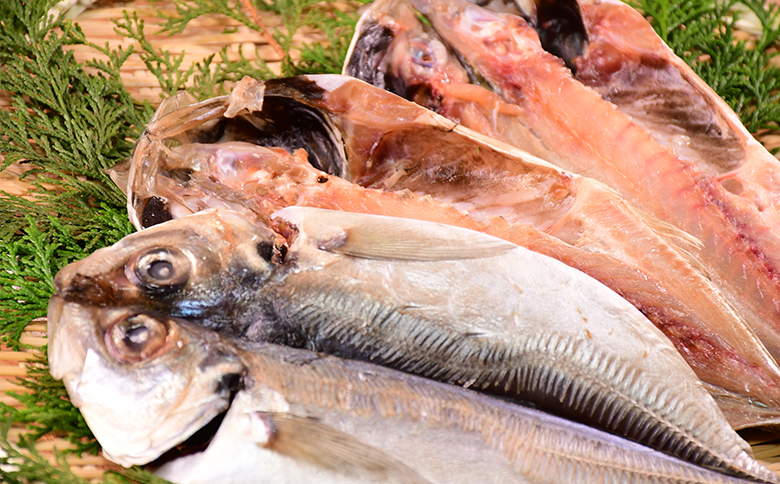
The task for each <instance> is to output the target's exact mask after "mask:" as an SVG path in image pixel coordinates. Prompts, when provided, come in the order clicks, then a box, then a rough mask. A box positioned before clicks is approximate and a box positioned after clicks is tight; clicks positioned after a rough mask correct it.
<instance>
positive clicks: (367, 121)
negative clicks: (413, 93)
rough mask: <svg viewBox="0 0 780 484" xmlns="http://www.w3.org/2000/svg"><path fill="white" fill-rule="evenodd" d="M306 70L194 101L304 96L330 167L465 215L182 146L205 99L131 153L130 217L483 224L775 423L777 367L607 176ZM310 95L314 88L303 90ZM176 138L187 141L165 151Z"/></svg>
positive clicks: (248, 156) (227, 150) (272, 156)
mask: <svg viewBox="0 0 780 484" xmlns="http://www.w3.org/2000/svg"><path fill="white" fill-rule="evenodd" d="M309 79H310V80H314V81H315V84H314V85H313V86H308V87H307V86H306V84H305V83H304V81H303V80H302V79H300V80H297V81H295V83H291V84H290V85H286V86H284V85H283V84H282V86H283V87H280V84H281V83H283V82H284V81H281V82H279V81H275V82H274V83H270V84H269V86H270V87H267V86H266V84H264V83H258V82H256V81H252V80H248V79H247V80H245V81H242V83H241V85H240V86H239V87H237V88H236V90H235V91H234V93H233V94H232V95H231V96H232V97H233V98H235V99H238V100H239V102H235V103H228V100H227V99H226V98H221V99H215V100H212V101H207V102H206V103H201V105H200V106H206V105H211V106H212V107H211V108H210V109H216V108H215V107H214V106H216V105H218V103H222V105H223V110H224V111H227V109H232V110H234V111H236V112H244V111H250V112H248V113H246V114H245V116H249V115H251V114H252V113H253V112H257V111H258V110H259V109H254V111H253V110H252V109H253V108H252V109H250V108H248V107H247V104H246V103H245V102H244V101H243V99H255V100H256V99H265V98H272V93H273V92H274V91H278V92H283V93H284V95H285V96H288V97H290V98H294V99H299V100H304V101H306V102H308V103H310V104H312V105H314V106H316V107H317V108H319V109H322V110H323V111H324V112H325V113H326V114H327V117H328V118H329V119H330V120H331V121H332V123H333V124H335V125H338V126H339V129H340V130H341V132H342V133H343V137H344V140H345V145H346V148H345V151H346V152H347V153H349V155H350V159H349V162H347V161H346V160H344V161H341V162H331V163H330V164H331V165H332V166H336V165H341V166H343V168H342V169H343V170H344V171H347V172H349V177H350V178H357V179H359V180H368V182H365V181H364V184H366V185H368V186H372V187H376V188H389V189H394V190H397V189H399V188H409V189H411V190H413V191H416V192H424V193H428V194H431V195H434V196H435V197H436V198H437V199H440V200H445V201H447V202H452V203H454V204H455V206H456V207H458V208H461V209H462V208H464V207H465V206H467V205H468V211H469V213H470V214H471V217H464V216H463V215H462V214H461V213H460V212H458V211H457V210H453V209H452V208H448V207H446V206H444V205H438V206H436V202H435V201H433V200H429V199H420V197H416V196H414V195H413V194H410V193H408V192H405V191H404V192H400V193H398V194H390V193H384V192H383V191H376V190H364V189H361V188H360V187H357V186H354V185H351V184H349V183H347V182H345V181H344V180H341V179H340V178H337V177H333V176H330V175H328V174H326V173H322V172H321V171H319V170H316V169H314V168H312V167H311V165H310V164H309V163H308V162H307V157H306V154H305V153H304V152H303V150H299V151H296V152H295V154H294V155H290V154H289V153H287V152H286V151H285V150H283V149H281V148H265V147H262V146H255V145H250V144H248V143H245V142H238V141H230V140H231V139H246V138H247V137H248V135H247V134H241V135H240V136H234V135H230V136H228V135H225V136H223V137H222V139H221V140H220V142H218V143H213V144H203V143H193V142H189V143H188V142H187V141H189V140H190V139H198V136H193V135H187V132H186V131H185V132H184V133H182V132H181V130H180V128H179V127H180V126H182V125H189V126H192V124H191V122H189V121H187V117H188V116H190V111H191V110H196V111H197V112H201V111H202V110H204V108H203V107H187V109H172V110H170V112H169V113H167V114H170V116H165V115H163V116H161V117H160V118H159V119H158V121H157V122H153V123H152V124H150V126H149V128H148V129H147V134H146V135H144V137H143V138H142V140H141V141H140V142H139V146H140V148H139V149H137V150H136V155H135V159H134V166H136V167H142V168H140V169H138V170H137V171H136V172H135V173H134V175H133V180H132V183H131V189H132V186H135V187H136V188H135V189H134V191H131V194H130V197H129V198H130V200H131V205H130V212H131V213H132V214H136V215H135V216H136V219H137V220H141V219H143V218H145V217H148V215H144V213H145V211H144V208H145V207H147V206H151V205H150V204H146V202H145V201H147V200H151V199H157V200H164V201H165V202H164V203H165V204H167V205H168V211H169V212H171V213H172V215H169V216H174V217H175V216H180V215H182V214H188V213H192V212H197V211H199V210H203V209H205V208H209V207H212V208H214V207H226V208H230V209H232V210H236V211H239V212H241V213H242V214H244V216H246V217H248V218H250V219H252V220H256V221H258V222H260V223H264V224H268V223H269V222H270V218H271V214H273V213H274V212H275V211H277V210H279V209H281V208H284V207H286V206H290V205H304V206H311V207H318V208H329V209H338V210H344V211H353V212H365V213H374V214H384V215H393V216H400V217H408V218H421V219H427V220H431V221H440V222H445V223H448V224H451V225H459V226H462V227H465V228H470V229H475V230H480V231H484V232H487V233H490V234H492V235H496V236H499V237H502V238H504V239H506V240H509V241H511V242H514V243H518V244H520V245H522V246H525V247H528V248H530V249H532V250H535V251H537V252H540V253H543V254H546V255H549V256H551V257H554V258H556V259H558V260H561V261H563V262H564V263H566V264H568V265H570V266H572V267H575V268H577V269H579V270H582V271H584V272H585V273H587V274H589V275H591V276H593V277H595V278H596V279H598V280H600V281H602V282H603V283H605V284H606V285H608V286H609V287H611V288H612V289H613V290H615V291H616V292H618V293H619V294H621V295H622V296H623V297H625V298H627V299H628V300H629V301H630V302H632V304H634V305H635V306H636V307H638V308H640V309H642V310H643V312H644V313H645V314H646V315H647V316H648V317H650V318H651V320H652V321H653V322H654V323H655V324H656V326H658V327H659V328H661V329H662V330H664V332H665V334H666V335H667V336H668V337H670V338H671V339H672V341H673V342H674V343H675V345H676V347H677V348H678V349H680V352H681V353H682V354H683V355H684V356H685V357H686V360H687V361H688V362H689V364H691V366H692V367H693V368H694V369H695V371H696V372H697V374H698V375H699V377H700V378H702V379H703V380H704V381H705V382H708V384H710V385H712V387H711V388H710V389H711V391H712V393H713V394H714V395H716V397H717V398H718V401H719V402H723V403H724V405H725V404H728V406H727V407H725V408H726V409H727V410H728V413H727V417H728V418H729V421H730V422H731V423H732V425H734V426H736V427H743V426H746V425H757V424H762V423H766V422H771V421H773V419H775V420H776V419H777V418H778V415H777V411H776V409H777V408H778V407H779V406H780V389H779V388H778V383H777V382H778V381H780V376H779V375H780V373H778V369H777V365H776V363H775V362H774V360H773V359H772V357H771V356H770V355H769V354H768V353H767V352H766V350H765V349H764V348H763V346H762V344H761V343H760V342H759V341H758V340H757V338H756V337H755V335H754V334H753V333H752V332H751V331H750V330H749V329H748V328H747V327H746V326H745V324H744V323H743V322H742V321H741V320H740V318H739V316H738V315H736V314H735V313H734V311H733V310H732V309H731V308H730V306H729V305H728V304H727V303H725V302H724V301H723V299H722V298H719V297H718V291H717V289H716V288H714V287H713V286H712V284H711V283H709V281H708V280H707V279H706V278H705V277H704V276H702V274H700V273H699V272H698V270H697V268H696V266H695V265H691V263H690V261H688V260H687V259H686V258H685V257H684V256H682V255H680V254H679V253H678V251H677V250H676V248H675V247H674V246H673V245H671V244H670V243H668V242H667V241H666V239H665V238H668V237H669V236H670V231H669V229H664V228H663V226H662V224H660V223H658V222H649V220H650V217H646V216H644V217H640V216H639V215H638V214H637V213H635V211H634V210H633V209H631V208H630V207H629V206H628V205H627V204H626V203H625V202H623V201H622V200H620V199H619V197H617V196H616V195H615V194H614V193H613V192H612V191H610V190H607V189H605V188H604V187H603V186H601V185H600V184H599V183H595V182H593V181H592V180H589V179H586V178H581V177H577V176H575V175H571V174H566V173H564V172H562V171H560V170H559V169H556V168H554V167H552V166H550V165H548V164H545V163H544V162H542V161H541V160H536V159H534V158H533V157H530V156H528V155H525V154H523V153H522V152H520V151H518V150H512V149H511V148H509V147H506V146H504V147H503V151H501V149H502V147H501V145H500V144H496V143H491V142H490V141H489V140H485V139H484V138H480V137H478V135H476V134H475V133H470V132H468V131H466V130H462V129H459V128H456V127H454V126H453V125H452V124H451V123H449V122H447V121H446V120H443V119H442V118H440V117H438V116H435V115H433V114H431V113H429V112H427V111H425V110H423V109H421V108H419V107H416V106H414V105H412V104H409V103H406V102H404V101H403V100H401V99H399V98H397V97H395V96H390V95H389V94H387V93H385V92H383V91H380V90H377V89H373V88H371V87H370V86H368V85H366V84H364V83H360V82H356V81H351V80H348V79H346V78H339V77H328V76H324V77H316V76H314V77H311V78H309ZM277 82H279V83H277ZM309 82H311V81H309ZM319 84H323V85H327V86H330V88H329V89H324V88H320V87H319ZM307 90H308V91H311V92H315V93H316V95H314V96H309V98H308V99H307V94H306V93H307ZM252 92H254V93H255V94H254V95H251V94H250V93H252ZM257 93H260V94H257ZM170 102H177V101H175V100H172V101H170ZM225 104H229V105H230V106H232V107H231V108H228V107H225ZM376 106H381V109H382V110H384V111H388V110H391V111H392V113H393V116H392V117H391V118H390V119H388V118H385V117H383V116H382V114H379V113H376V110H375V109H374V108H373V107H376ZM177 107H180V106H179V105H178V104H177ZM163 110H165V107H163ZM242 110H243V111H242ZM182 111H183V112H182ZM215 112H216V111H215ZM258 117H262V116H259V115H258ZM214 119H216V118H213V119H212V118H209V121H208V122H213V121H214ZM204 122H206V121H204ZM227 122H229V119H221V120H220V123H227ZM243 123H244V124H251V123H247V122H246V121H244V122H243ZM255 124H257V123H255ZM268 124H271V125H273V124H275V123H268ZM228 126H230V125H228ZM222 129H225V130H227V132H229V133H235V132H237V131H238V128H222ZM171 130H172V132H171ZM195 131H197V130H195ZM255 137H256V136H255ZM334 137H335V136H334ZM168 139H175V140H176V141H178V142H179V143H181V145H180V146H178V147H176V148H173V149H166V148H164V145H165V144H166V143H167V141H166V140H168ZM288 149H289V148H288ZM340 156H341V155H335V156H333V157H332V158H334V159H337V158H339V157H340ZM318 158H319V159H322V158H324V156H318ZM177 174H178V175H177ZM181 174H186V179H185V178H182V175H181ZM125 183H126V182H125ZM491 193H495V195H492V196H491V195H490V194H491ZM455 197H462V198H455ZM132 200H135V203H132ZM496 215H500V216H501V218H497V217H496ZM648 222H649V223H650V224H651V225H648ZM658 230H661V232H662V233H661V234H659V233H658ZM540 231H544V232H546V233H549V234H553V235H555V236H556V237H557V238H552V237H549V236H548V235H546V233H542V232H540ZM664 232H665V233H664ZM671 236H672V237H674V238H676V237H677V235H676V234H675V231H671ZM755 402H761V404H762V405H761V406H759V405H758V404H756V403H755Z"/></svg>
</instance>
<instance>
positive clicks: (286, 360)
mask: <svg viewBox="0 0 780 484" xmlns="http://www.w3.org/2000/svg"><path fill="white" fill-rule="evenodd" d="M49 326H50V332H49V335H50V338H51V339H50V344H49V362H50V365H51V366H50V368H51V371H52V374H53V375H54V376H55V377H57V378H62V379H63V381H64V383H65V385H66V388H67V389H68V392H69V394H70V396H71V398H72V400H73V401H74V403H75V404H76V405H77V406H79V408H80V409H81V411H82V413H83V414H84V416H85V418H86V420H87V422H88V423H89V425H90V427H91V428H92V429H93V431H94V432H95V435H96V436H97V438H98V440H99V442H100V443H101V445H102V446H103V452H104V454H105V455H107V456H109V457H110V458H112V459H113V460H115V461H117V462H119V463H122V464H124V465H130V464H146V463H148V462H150V461H152V460H153V459H157V458H158V457H160V456H161V455H162V458H161V459H159V460H155V461H153V462H151V464H150V465H149V466H148V467H147V469H151V470H154V472H155V473H157V474H158V475H160V476H162V477H165V478H167V479H169V480H171V481H173V482H175V483H179V484H195V483H213V482H220V483H247V482H252V483H262V484H266V483H275V484H299V483H302V482H316V483H318V484H331V483H333V484H336V483H338V484H352V483H355V484H358V483H359V484H371V483H404V484H423V483H429V484H458V483H473V482H495V483H507V484H509V483H515V484H517V483H520V484H545V483H546V484H559V483H562V482H566V483H570V484H592V483H594V482H615V481H619V482H632V483H637V484H650V483H668V484H682V483H686V484H694V483H701V484H704V483H712V484H716V483H717V484H719V483H723V484H737V483H743V482H755V481H752V480H750V481H747V480H744V479H739V478H735V477H731V476H726V475H723V474H720V473H716V472H713V471H711V470H707V469H704V468H701V467H696V466H693V465H691V464H689V463H686V462H683V461H680V460H678V459H675V458H671V457H669V456H667V455H664V454H661V453H659V452H655V451H652V450H650V449H648V448H646V447H642V446H639V445H637V444H634V443H632V442H629V441H626V440H623V439H620V438H618V437H615V436H613V435H609V434H605V433H602V432H599V431H596V430H594V429H592V428H589V427H585V426H582V425H578V424H575V423H572V422H569V421H566V420H562V419H559V418H555V417H551V416H549V415H547V414H544V413H542V412H539V411H537V410H532V409H528V408H524V407H520V406H517V405H512V404H509V403H507V402H504V401H500V400H495V399H491V398H488V397H486V396H484V395H480V394H477V393H474V392H471V391H469V390H464V389H461V388H457V387H453V386H449V385H443V384H440V383H437V382H432V381H429V380H424V379H421V378H418V377H414V376H411V375H408V374H404V373H400V372H397V371H393V370H390V369H387V368H383V367H380V366H375V365H372V364H368V363H363V362H356V361H348V360H340V359H338V358H335V357H332V356H325V355H322V354H317V353H312V352H309V351H306V350H300V349H293V348H287V347H281V346H275V345H271V344H264V343H257V344H247V343H245V342H240V341H236V340H233V339H229V338H226V337H223V336H220V335H218V334H215V333H213V332H211V331H209V330H206V329H204V328H202V327H198V326H196V325H193V324H191V323H189V322H188V321H185V320H182V319H178V318H172V317H168V316H163V315H160V314H156V313H150V312H148V311H138V310H131V309H122V308H98V307H91V306H84V305H80V304H76V303H64V302H63V300H62V299H59V298H58V297H55V298H53V299H52V301H51V304H50V306H49ZM190 437H192V438H190ZM193 445H198V446H199V447H198V448H197V451H195V452H192V451H190V449H191V447H192V446H193Z"/></svg>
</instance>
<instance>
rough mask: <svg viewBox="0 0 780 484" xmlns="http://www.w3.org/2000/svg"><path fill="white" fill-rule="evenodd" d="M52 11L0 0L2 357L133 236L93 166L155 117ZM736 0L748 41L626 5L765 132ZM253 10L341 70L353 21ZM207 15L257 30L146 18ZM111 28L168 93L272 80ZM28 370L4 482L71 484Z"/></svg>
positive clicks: (113, 60) (720, 9) (208, 5)
mask: <svg viewBox="0 0 780 484" xmlns="http://www.w3.org/2000/svg"><path fill="white" fill-rule="evenodd" d="M53 3H55V0H2V1H0V91H4V92H6V93H7V94H8V95H9V96H10V99H11V108H10V109H6V110H2V111H0V170H4V169H5V168H7V167H8V166H10V165H11V164H14V163H22V164H23V166H25V167H27V168H29V170H28V171H27V172H25V174H24V175H23V176H22V178H23V180H24V181H26V182H29V183H30V184H31V186H32V190H31V192H30V194H29V196H27V197H25V198H20V197H15V196H11V195H9V194H7V193H3V194H2V195H0V343H2V344H3V345H4V347H6V348H12V349H24V348H25V345H24V344H23V343H22V342H21V340H20V337H21V335H22V332H23V330H24V328H25V327H26V326H27V325H28V324H29V323H30V322H31V321H32V320H34V319H35V318H39V317H42V316H45V315H46V307H47V304H48V300H49V297H50V295H51V294H52V292H53V277H54V274H56V272H57V271H58V270H59V269H60V268H62V267H63V266H64V265H66V264H68V263H69V262H71V261H74V260H78V259H81V258H83V257H85V256H87V255H88V254H89V253H91V252H93V251H94V250H95V249H97V248H100V247H104V246H107V245H110V244H112V243H114V242H115V241H117V240H119V239H120V238H122V237H123V236H125V235H127V234H128V233H130V232H131V231H132V230H133V229H132V226H131V225H130V223H129V221H128V220H127V213H126V209H125V201H124V196H123V195H122V194H121V192H120V191H119V190H118V189H117V188H116V187H115V186H114V184H113V183H112V182H111V181H110V180H109V178H108V176H107V175H106V173H105V170H106V169H107V168H109V167H111V166H113V165H114V164H116V163H117V162H119V161H121V160H123V159H125V158H126V157H128V156H129V155H130V154H131V151H132V147H133V143H134V140H135V139H137V138H138V136H139V135H140V133H141V131H142V130H143V127H144V125H145V124H146V122H147V120H148V119H149V118H150V117H151V115H152V113H153V110H154V108H153V106H151V105H150V104H148V103H141V102H137V101H135V100H134V99H132V97H131V96H130V94H129V93H128V91H127V89H126V88H125V86H124V85H123V83H122V81H121V77H120V68H121V67H122V65H123V64H124V63H125V62H126V61H127V59H128V57H129V56H130V55H131V54H132V53H133V52H135V50H134V49H133V48H132V47H131V48H127V49H123V48H121V47H120V48H116V47H113V46H109V45H104V46H100V45H95V44H93V43H91V42H90V41H89V40H88V39H87V38H86V37H85V35H84V32H83V31H82V30H81V29H80V28H79V26H78V24H77V23H74V22H72V21H69V20H64V19H55V18H46V12H47V11H48V10H49V8H50V7H51V5H52V4H53ZM742 3H743V4H744V5H746V6H747V8H748V10H749V11H750V12H753V13H754V14H755V16H756V18H757V19H758V23H759V27H760V31H761V34H760V35H759V36H758V37H757V39H751V40H745V39H741V38H740V37H739V35H737V32H736V31H735V28H734V23H733V22H734V21H735V20H736V18H737V17H738V15H739V14H738V13H735V7H736V6H737V5H738V4H737V2H736V1H735V0H726V1H714V0H712V1H705V0H693V1H683V0H636V1H634V2H633V5H634V6H635V7H637V8H638V9H640V10H642V11H643V12H645V14H646V15H647V16H648V18H649V19H650V21H651V23H652V24H653V26H654V28H655V29H656V31H657V32H658V33H659V35H660V36H661V37H662V38H663V39H664V40H665V41H666V42H667V43H668V44H669V45H670V47H672V48H673V49H674V50H675V52H677V54H678V55H680V56H681V57H682V58H683V59H684V60H685V61H686V62H688V63H689V64H690V65H691V66H692V67H693V68H694V70H695V71H696V72H697V73H698V74H699V75H700V76H701V77H702V78H703V79H704V80H705V81H706V82H708V83H709V84H710V85H711V86H713V88H714V89H715V90H716V92H718V94H720V95H721V96H722V97H724V99H726V101H727V102H728V103H729V104H730V105H731V106H732V107H733V108H734V109H735V110H736V111H737V112H738V113H739V114H740V116H741V117H742V119H743V121H744V122H745V124H746V126H747V127H748V129H749V130H751V131H752V132H758V131H765V130H777V129H780V103H778V93H777V91H778V86H779V83H780V69H778V68H777V67H775V66H773V65H772V64H771V61H772V59H773V58H774V56H775V55H776V53H774V51H773V48H774V46H775V44H776V41H777V39H778V37H779V36H780V27H778V24H780V20H779V15H780V14H778V10H779V9H780V7H778V6H777V5H773V6H765V5H764V3H763V2H762V1H760V0H744V1H743V2H742ZM253 5H254V8H256V9H258V10H260V11H263V12H265V13H268V14H272V15H275V16H276V18H277V19H278V22H277V23H278V25H279V26H278V27H274V28H272V29H271V31H270V34H271V35H272V36H273V37H274V39H276V41H277V42H278V43H279V44H280V45H281V47H282V49H283V50H284V52H285V54H284V57H283V58H282V64H281V70H282V75H285V76H292V75H298V74H304V73H337V72H340V71H341V65H342V63H343V61H344V57H345V55H346V50H347V47H348V45H349V42H350V39H351V36H352V33H353V30H354V25H355V21H356V19H357V15H356V13H355V12H354V11H350V12H342V11H341V10H339V8H337V5H336V2H334V0H326V1H321V0H278V1H274V2H264V1H258V0H253ZM339 5H343V3H341V4H339ZM353 10H354V9H353ZM215 13H216V14H221V15H224V16H226V17H229V18H232V19H234V20H236V21H238V22H239V23H240V24H242V25H244V26H247V27H248V28H250V29H253V30H255V31H258V32H259V31H260V30H261V29H260V27H259V26H258V25H256V24H255V22H254V21H253V17H252V15H250V13H249V12H247V11H246V10H245V9H244V8H243V6H242V2H241V1H237V0H176V13H175V14H174V15H168V14H165V13H164V12H161V11H158V14H159V15H160V17H161V18H162V20H163V22H162V24H161V26H160V28H161V29H162V31H163V32H167V33H170V34H171V35H176V34H178V33H181V32H182V31H183V29H184V28H186V26H187V25H188V24H189V23H190V22H191V21H192V20H194V19H196V18H197V17H199V16H201V15H205V14H215ZM115 26H116V31H117V32H118V33H120V34H121V35H123V36H125V37H128V38H130V39H132V40H134V41H135V42H136V43H137V45H139V46H140V51H139V54H140V56H141V58H142V59H143V61H144V62H145V64H146V66H147V67H148V68H149V70H150V71H151V72H152V73H154V75H155V76H156V77H157V78H158V80H159V82H160V85H161V87H162V88H163V91H164V92H165V93H166V94H167V95H170V94H172V93H175V92H176V91H178V90H179V89H183V88H186V89H188V90H189V91H190V92H191V93H193V94H194V95H195V97H196V98H198V99H205V98H209V97H212V96H215V95H219V94H225V93H226V92H227V90H228V86H229V83H230V82H233V81H237V80H239V79H241V78H242V77H244V76H245V75H249V76H253V77H256V78H261V79H267V78H270V77H272V76H273V75H274V74H273V72H272V70H271V69H270V68H269V66H268V65H267V64H266V63H265V62H263V61H262V60H249V58H258V57H259V56H244V55H240V57H239V59H238V60H230V59H228V55H227V50H226V48H225V49H223V50H222V51H221V52H220V53H218V54H217V55H216V56H210V57H208V58H206V59H203V60H202V61H201V62H198V63H195V64H193V65H184V64H183V60H184V56H183V54H181V53H172V52H168V51H162V50H155V49H154V48H153V46H152V44H151V43H150V42H148V40H147V38H146V31H145V27H146V26H145V25H144V23H143V22H142V21H141V20H139V19H138V17H137V16H136V15H134V14H132V15H131V14H127V13H126V14H124V16H123V17H122V18H120V19H118V20H117V21H116V23H115ZM301 29H316V30H318V31H319V32H321V34H322V35H323V36H324V38H325V39H327V42H326V43H324V44H304V45H300V46H299V45H297V44H296V43H295V42H293V38H294V36H295V34H296V33H297V32H299V31H300V30H301ZM75 45H82V46H89V47H91V48H92V49H94V50H95V52H96V53H100V54H103V55H104V56H105V57H106V59H107V60H94V61H90V62H87V63H86V64H79V63H78V62H77V61H76V60H75V58H74V56H73V54H72V53H71V52H69V51H68V49H67V47H69V46H75ZM248 57H249V58H248ZM44 350H45V348H44ZM29 368H30V369H29V376H28V377H27V378H25V379H22V380H21V381H20V385H21V386H22V387H23V388H24V389H25V390H26V392H18V393H15V394H13V395H14V396H15V398H16V399H17V400H18V401H19V402H20V407H19V408H12V407H10V406H7V405H1V404H0V468H2V469H4V470H3V471H2V472H4V474H3V477H4V482H9V483H23V482H25V483H26V482H32V481H35V480H41V481H44V482H55V481H56V482H63V483H82V482H84V481H83V480H82V479H79V478H78V477H76V476H75V475H73V474H72V473H71V472H70V471H69V470H68V467H67V464H66V462H65V455H66V453H62V454H58V455H57V462H56V463H55V465H52V464H50V463H49V462H48V461H46V460H45V459H43V458H42V457H41V456H40V455H38V454H37V453H36V452H35V449H34V447H33V445H34V442H35V440H36V439H37V438H39V437H40V436H42V435H46V434H50V433H54V434H55V435H66V436H68V437H69V439H70V441H71V442H72V443H73V444H75V452H77V453H78V452H95V451H96V450H97V443H96V442H95V441H94V439H93V438H92V437H91V433H90V431H89V429H88V428H87V426H86V424H85V422H84V419H83V417H81V415H80V413H79V412H78V411H77V410H76V409H75V408H74V407H73V406H72V405H71V404H70V402H69V401H68V399H67V394H66V392H65V389H64V387H63V386H62V383H61V382H59V381H56V380H54V379H53V378H52V377H51V376H50V375H49V373H48V367H47V363H46V359H45V357H43V356H41V357H40V358H39V359H38V360H36V361H34V362H32V363H31V364H30V367H29ZM12 421H16V422H23V423H25V424H27V425H28V431H29V434H28V435H27V436H26V437H25V438H23V439H22V440H21V442H19V443H18V445H14V446H12V445H11V444H10V443H9V439H8V431H9V429H10V425H11V422H12ZM71 452H72V451H71ZM9 465H10V466H11V467H8V466H9ZM8 469H11V470H10V471H9V470H8ZM104 481H105V482H111V483H119V482H150V483H155V482H162V481H160V480H159V479H156V478H154V476H150V475H148V474H146V473H144V472H142V471H140V470H138V469H130V470H127V471H123V472H121V473H107V474H106V475H105V476H104Z"/></svg>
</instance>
